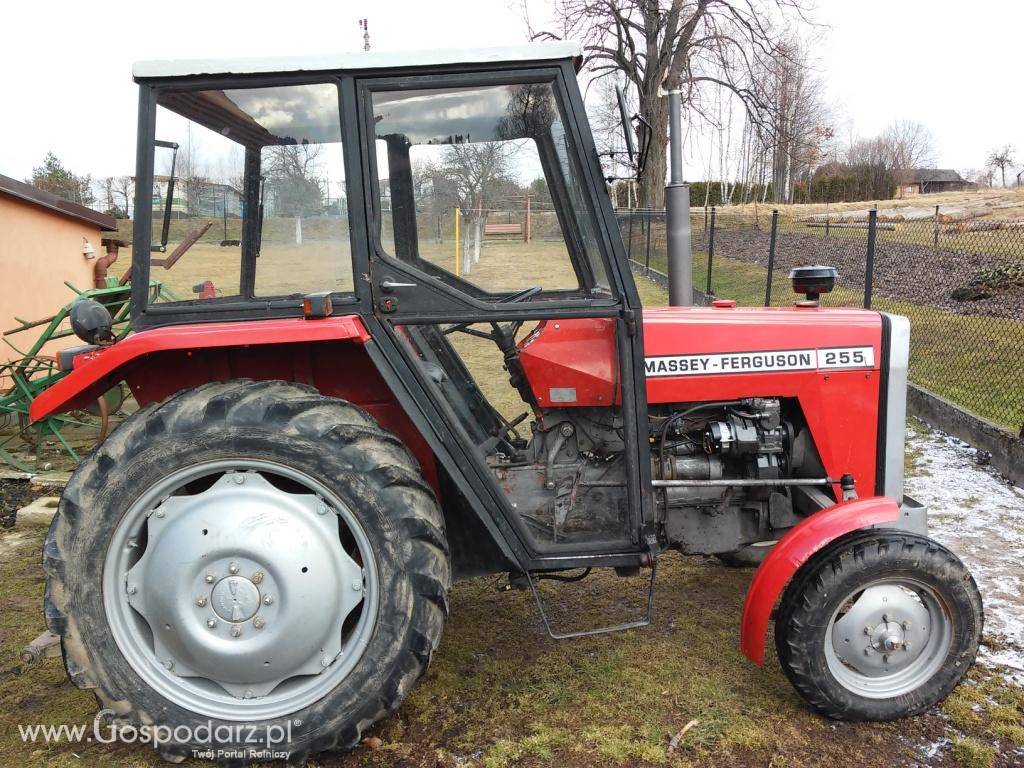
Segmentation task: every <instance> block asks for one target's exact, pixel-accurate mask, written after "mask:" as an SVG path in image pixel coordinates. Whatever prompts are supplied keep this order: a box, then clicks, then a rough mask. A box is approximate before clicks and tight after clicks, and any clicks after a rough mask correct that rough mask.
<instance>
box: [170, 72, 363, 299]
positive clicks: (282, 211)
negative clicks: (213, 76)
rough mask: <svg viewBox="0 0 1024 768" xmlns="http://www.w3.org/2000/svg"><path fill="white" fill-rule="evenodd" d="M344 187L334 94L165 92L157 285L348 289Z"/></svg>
mask: <svg viewBox="0 0 1024 768" xmlns="http://www.w3.org/2000/svg"><path fill="white" fill-rule="evenodd" d="M344 182H345V177H344V164H343V160H342V145H341V120H340V112H339V104H338V90H337V86H335V85H333V84H328V83H320V84H312V85H292V86H279V87H266V88H247V89H232V90H205V91H168V92H164V93H162V94H161V95H160V97H159V99H158V106H157V115H156V145H155V147H154V177H153V202H152V206H153V232H152V240H151V242H152V244H153V246H154V249H153V250H154V252H153V254H152V262H151V263H152V266H151V269H150V278H151V279H159V280H162V281H163V282H164V283H165V285H167V286H168V287H169V288H170V289H171V291H172V293H173V295H174V296H175V297H176V298H177V299H178V300H182V301H184V300H196V299H198V300H205V299H213V298H222V297H236V298H238V297H240V296H241V297H243V298H252V297H270V296H293V295H302V294H306V293H311V292H315V291H327V290H330V291H341V292H351V291H352V290H353V274H352V257H351V250H350V244H349V231H348V207H347V202H346V199H345V193H344V189H345V186H344ZM247 258H251V259H253V260H254V262H255V276H254V280H253V284H252V286H251V288H250V290H249V291H246V287H245V286H244V285H243V284H242V273H243V270H242V264H243V260H245V259H247ZM245 293H249V294H250V295H248V296H245V295H244V294H245Z"/></svg>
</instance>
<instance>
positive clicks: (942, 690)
mask: <svg viewBox="0 0 1024 768" xmlns="http://www.w3.org/2000/svg"><path fill="white" fill-rule="evenodd" d="M982 621H983V617H982V605H981V595H980V594H979V593H978V588H977V586H976V585H975V583H974V579H973V578H972V577H971V574H970V573H969V572H968V571H967V569H966V568H965V567H964V565H963V563H961V562H960V560H959V559H958V558H957V557H956V555H954V554H953V553H952V552H950V551H949V550H948V549H946V548H945V547H943V546H942V545H940V544H938V543H936V542H935V541H932V540H931V539H928V538H926V537H923V536H917V535H914V534H908V533H902V532H899V531H886V530H876V531H865V532H862V533H858V534H854V535H853V536H851V537H849V538H846V539H841V540H840V541H838V542H835V543H833V544H832V545H830V546H828V547H826V548H825V549H824V550H822V551H821V552H819V553H818V554H816V555H815V556H814V557H813V558H811V560H809V561H808V562H807V563H806V564H805V565H804V566H802V567H801V568H800V570H799V571H798V572H797V574H796V576H795V577H794V579H793V581H792V582H791V584H790V586H789V587H788V588H787V590H786V592H785V594H784V595H783V599H782V604H781V606H780V610H779V615H778V618H777V619H776V623H775V644H776V649H777V650H778V654H779V661H780V662H781V664H782V668H783V671H784V672H785V673H786V676H787V677H788V678H789V680H790V682H792V683H793V685H794V687H795V688H796V689H797V691H799V692H800V694H801V695H802V696H803V697H804V698H805V699H806V700H807V701H808V702H809V703H810V704H811V706H812V707H813V708H814V709H816V710H818V711H819V712H821V713H823V714H825V715H828V716H829V717H833V718H836V719H840V720H892V719H895V718H898V717H905V716H909V715H916V714H919V713H921V712H923V711H925V710H927V709H928V708H930V707H932V706H933V705H935V704H936V703H938V702H939V701H941V700H942V699H944V698H945V697H946V696H947V695H949V693H950V691H952V690H953V688H954V687H956V685H957V683H959V682H960V680H961V679H962V678H963V676H964V675H965V674H966V673H967V670H968V669H969V668H970V666H971V664H972V663H973V662H974V658H975V656H976V655H977V652H978V642H979V639H980V637H981V628H982Z"/></svg>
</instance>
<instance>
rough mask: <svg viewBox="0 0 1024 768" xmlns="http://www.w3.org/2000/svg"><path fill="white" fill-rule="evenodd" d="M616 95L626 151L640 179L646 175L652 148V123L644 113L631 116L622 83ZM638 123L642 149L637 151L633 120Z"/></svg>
mask: <svg viewBox="0 0 1024 768" xmlns="http://www.w3.org/2000/svg"><path fill="white" fill-rule="evenodd" d="M615 96H616V99H617V100H618V102H619V119H620V120H621V121H622V135H623V137H624V138H625V139H626V153H627V154H628V155H629V162H630V165H632V166H633V167H634V168H635V169H636V177H637V178H638V179H639V178H640V177H641V176H643V175H644V167H645V166H646V165H647V154H648V151H649V150H650V148H651V134H652V131H651V124H650V123H649V122H647V119H646V118H645V117H644V116H643V115H633V117H632V118H630V116H629V109H628V108H627V107H626V95H625V93H623V91H622V86H621V85H616V86H615ZM634 120H635V121H636V123H637V125H638V129H637V133H639V134H640V151H639V152H637V148H636V140H635V139H634V136H633V121H634Z"/></svg>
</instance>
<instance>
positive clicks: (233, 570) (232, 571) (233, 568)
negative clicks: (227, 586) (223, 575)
mask: <svg viewBox="0 0 1024 768" xmlns="http://www.w3.org/2000/svg"><path fill="white" fill-rule="evenodd" d="M228 573H230V574H232V575H234V574H236V573H238V563H232V564H231V565H229V566H228Z"/></svg>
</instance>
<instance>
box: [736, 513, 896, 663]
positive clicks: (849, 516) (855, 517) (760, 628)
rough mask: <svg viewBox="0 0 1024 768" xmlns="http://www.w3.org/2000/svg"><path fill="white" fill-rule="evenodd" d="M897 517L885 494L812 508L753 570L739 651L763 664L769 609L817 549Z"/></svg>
mask: <svg viewBox="0 0 1024 768" xmlns="http://www.w3.org/2000/svg"><path fill="white" fill-rule="evenodd" d="M899 518H900V508H899V505H898V504H897V503H896V502H895V501H894V500H893V499H890V498H888V497H885V496H873V497H870V498H866V499H856V500H853V501H843V502H840V503H838V504H835V505H833V506H831V507H828V508H827V509H823V510H821V511H820V512H816V513H814V514H813V515H811V516H810V517H808V518H807V519H805V520H803V521H802V522H801V523H799V524H798V525H796V526H795V527H794V528H793V529H792V530H791V531H790V532H789V533H787V534H786V535H785V536H783V537H782V538H781V539H779V541H778V543H777V544H775V546H774V547H772V550H771V552H769V553H768V555H767V556H766V557H765V559H764V560H763V561H762V563H761V565H760V567H759V568H758V569H757V571H756V572H755V573H754V580H753V581H752V582H751V583H750V589H749V590H748V591H747V599H746V602H745V603H744V605H743V618H742V619H741V623H740V650H742V651H743V655H744V656H746V657H747V658H748V659H750V660H751V661H752V662H754V663H755V664H759V665H760V664H763V663H764V646H765V636H766V635H767V632H768V622H769V620H770V619H771V614H772V609H773V608H774V607H775V603H776V602H777V601H778V599H779V596H780V595H781V594H782V591H783V590H784V589H785V588H786V585H787V584H789V582H790V579H792V577H793V574H794V573H796V571H797V570H798V569H799V568H800V566H801V565H803V564H804V563H806V562H807V560H808V559H809V558H810V557H811V555H813V554H814V553H815V552H817V551H818V550H820V549H822V548H823V547H825V546H827V545H828V544H829V543H830V542H832V541H835V540H836V539H838V538H839V537H841V536H845V535H846V534H848V533H852V532H853V531H857V530H860V529H862V528H868V527H870V526H872V525H878V524H880V523H893V522H896V521H897V520H899Z"/></svg>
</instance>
